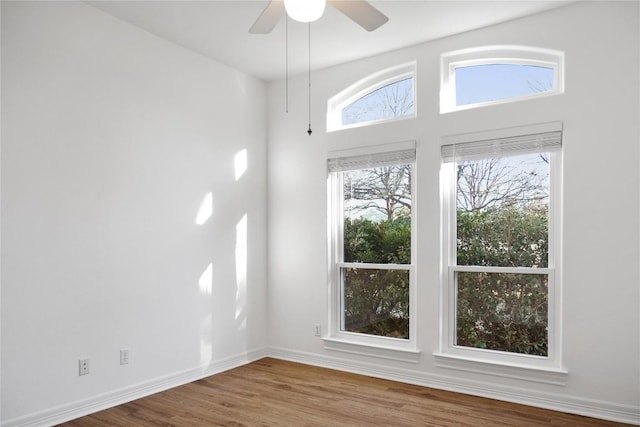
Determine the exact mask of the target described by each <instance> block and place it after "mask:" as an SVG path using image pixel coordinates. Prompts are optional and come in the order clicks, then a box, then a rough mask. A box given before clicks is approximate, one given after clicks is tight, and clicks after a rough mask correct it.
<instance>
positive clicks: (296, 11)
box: [284, 0, 327, 22]
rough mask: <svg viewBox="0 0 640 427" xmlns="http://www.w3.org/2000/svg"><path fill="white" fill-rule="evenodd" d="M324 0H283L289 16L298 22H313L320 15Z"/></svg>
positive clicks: (324, 4)
mask: <svg viewBox="0 0 640 427" xmlns="http://www.w3.org/2000/svg"><path fill="white" fill-rule="evenodd" d="M326 4H327V1H326V0H284V8H285V10H286V11H287V15H289V18H291V19H293V20H295V21H299V22H313V21H316V20H318V19H320V17H321V16H322V14H323V13H324V7H325V6H326Z"/></svg>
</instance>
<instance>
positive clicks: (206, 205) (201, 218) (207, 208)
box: [196, 192, 213, 225]
mask: <svg viewBox="0 0 640 427" xmlns="http://www.w3.org/2000/svg"><path fill="white" fill-rule="evenodd" d="M212 214H213V194H212V193H211V192H208V193H207V194H206V195H205V196H204V199H203V200H202V203H201V204H200V209H198V215H197V216H196V224H197V225H203V224H204V223H205V222H207V221H208V220H209V218H211V215H212Z"/></svg>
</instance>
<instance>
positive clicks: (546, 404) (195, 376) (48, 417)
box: [2, 347, 640, 427]
mask: <svg viewBox="0 0 640 427" xmlns="http://www.w3.org/2000/svg"><path fill="white" fill-rule="evenodd" d="M263 357H273V358H277V359H283V360H290V361H293V362H299V363H304V364H307V365H314V366H321V367H324V368H330V369H337V370H341V371H346V372H353V373H356V374H362V375H368V376H371V377H377V378H384V379H388V380H393V381H400V382H404V383H409V384H415V385H420V386H425V387H432V388H436V389H441V390H447V391H453V392H458V393H465V394H470V395H474V396H480V397H487V398H491V399H497V400H503V401H507V402H513V403H520V404H524V405H529V406H534V407H539V408H545V409H551V410H555V411H561V412H567V413H571V414H576V415H583V416H587V417H593V418H599V419H604V420H610V421H617V422H623V423H628V424H634V425H640V408H637V407H634V406H631V405H620V404H616V403H612V402H606V401H599V400H591V399H584V398H578V397H572V396H566V395H563V394H558V393H543V392H537V391H532V390H529V389H524V388H518V387H509V386H504V385H498V384H495V383H486V382H478V381H473V380H465V379H460V378H451V377H449V376H445V375H437V374H427V373H423V372H417V371H415V370H408V369H401V368H394V367H389V366H385V365H381V364H373V363H363V362H361V361H353V360H348V359H344V358H339V357H332V356H325V355H318V354H314V353H305V352H300V351H294V350H289V349H283V348H273V347H271V348H263V349H256V350H252V351H249V352H247V353H243V354H240V355H236V356H233V357H229V358H226V359H222V360H217V361H213V362H211V363H209V364H207V365H204V366H201V367H198V368H194V369H188V370H185V371H182V372H176V373H174V374H170V375H167V376H164V377H159V378H155V379H153V380H150V381H146V382H143V383H139V384H135V385H132V386H129V387H125V388H122V389H118V390H114V391H111V392H109V393H105V394H103V395H99V396H94V397H91V398H89V399H86V400H81V401H76V402H73V403H69V404H66V405H62V406H58V407H54V408H51V409H47V410H45V411H42V412H38V413H34V414H30V415H27V416H23V417H19V418H14V419H11V420H6V421H4V422H3V424H2V425H3V426H4V427H26V426H29V427H39V426H42V427H47V426H52V425H56V424H59V423H62V422H65V421H69V420H72V419H75V418H78V417H82V416H84V415H88V414H91V413H94V412H97V411H101V410H103V409H107V408H111V407H113V406H117V405H121V404H123V403H126V402H130V401H132V400H135V399H140V398H142V397H145V396H149V395H151V394H154V393H158V392H161V391H164V390H168V389H170V388H173V387H178V386H180V385H183V384H187V383H189V382H193V381H196V380H199V379H202V378H205V377H208V376H211V375H215V374H218V373H220V372H224V371H227V370H229V369H233V368H236V367H238V366H242V365H245V364H247V363H250V362H253V361H255V360H259V359H262V358H263Z"/></svg>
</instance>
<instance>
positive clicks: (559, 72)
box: [440, 46, 564, 114]
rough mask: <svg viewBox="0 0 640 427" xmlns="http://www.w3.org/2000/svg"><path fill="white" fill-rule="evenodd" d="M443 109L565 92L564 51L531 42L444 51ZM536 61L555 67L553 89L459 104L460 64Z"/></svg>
mask: <svg viewBox="0 0 640 427" xmlns="http://www.w3.org/2000/svg"><path fill="white" fill-rule="evenodd" d="M440 64H441V70H440V79H441V80H440V113H441V114H444V113H450V112H454V111H461V110H468V109H471V108H480V107H486V106H489V105H499V104H506V103H511V102H518V101H523V100H528V99H535V98H543V97H547V96H553V95H558V94H562V93H564V53H563V52H560V51H557V50H551V49H542V48H536V47H529V46H483V47H476V48H470V49H462V50H457V51H454V52H448V53H444V54H442V55H441V57H440ZM491 64H509V65H532V66H538V67H545V68H551V69H553V70H554V77H553V88H552V89H551V90H549V91H545V92H540V93H535V94H528V95H522V96H517V97H512V98H506V99H499V100H495V101H485V102H477V103H472V104H466V105H456V78H455V71H456V68H461V67H470V66H476V65H491Z"/></svg>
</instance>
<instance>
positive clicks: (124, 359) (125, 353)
mask: <svg viewBox="0 0 640 427" xmlns="http://www.w3.org/2000/svg"><path fill="white" fill-rule="evenodd" d="M120 364H121V365H128V364H129V349H128V348H123V349H122V350H120Z"/></svg>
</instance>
